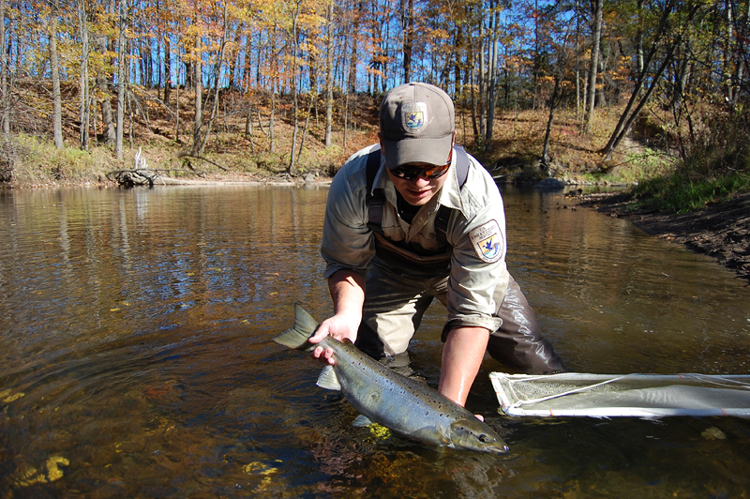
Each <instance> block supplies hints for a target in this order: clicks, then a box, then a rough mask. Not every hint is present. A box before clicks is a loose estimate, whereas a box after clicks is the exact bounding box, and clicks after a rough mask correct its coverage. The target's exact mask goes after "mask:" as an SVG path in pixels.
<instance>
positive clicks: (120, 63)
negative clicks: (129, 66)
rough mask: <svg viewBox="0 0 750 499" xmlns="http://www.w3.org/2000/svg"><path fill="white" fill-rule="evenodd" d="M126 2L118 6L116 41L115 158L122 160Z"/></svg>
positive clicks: (121, 0)
mask: <svg viewBox="0 0 750 499" xmlns="http://www.w3.org/2000/svg"><path fill="white" fill-rule="evenodd" d="M127 17H128V3H127V1H126V0H120V7H119V21H118V23H119V28H120V37H119V39H118V42H117V129H116V136H115V153H116V154H117V159H118V160H119V161H122V158H123V154H122V139H123V132H124V130H123V128H124V126H125V82H126V80H127V76H126V67H125V57H126V55H127V51H126V49H125V40H126V38H125V32H126V31H127Z"/></svg>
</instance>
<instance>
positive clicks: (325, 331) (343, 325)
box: [308, 313, 362, 365]
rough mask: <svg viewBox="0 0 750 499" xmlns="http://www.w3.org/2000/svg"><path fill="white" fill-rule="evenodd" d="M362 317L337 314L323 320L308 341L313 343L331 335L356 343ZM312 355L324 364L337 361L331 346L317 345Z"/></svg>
mask: <svg viewBox="0 0 750 499" xmlns="http://www.w3.org/2000/svg"><path fill="white" fill-rule="evenodd" d="M361 319H362V316H361V315H356V314H353V315H347V314H343V313H342V314H336V315H334V316H333V317H329V318H328V319H326V320H324V321H323V322H321V323H320V326H318V329H317V330H316V331H315V334H314V335H313V336H311V337H310V339H309V340H308V341H309V342H310V343H312V344H315V343H320V342H321V341H323V339H324V338H325V337H326V336H331V337H333V338H335V339H337V340H339V341H344V340H349V341H351V342H352V343H354V342H355V341H357V330H358V329H359V322H360V321H361ZM312 356H313V358H316V359H318V360H320V361H321V362H323V363H324V364H329V365H334V364H335V363H336V360H335V359H334V358H333V349H331V348H323V347H316V348H315V350H313V353H312Z"/></svg>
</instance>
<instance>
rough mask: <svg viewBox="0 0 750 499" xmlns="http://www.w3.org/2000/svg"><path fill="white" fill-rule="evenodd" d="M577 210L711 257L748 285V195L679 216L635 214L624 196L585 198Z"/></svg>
mask: <svg viewBox="0 0 750 499" xmlns="http://www.w3.org/2000/svg"><path fill="white" fill-rule="evenodd" d="M580 206H585V207H590V208H593V209H595V210H596V211H597V212H599V213H602V214H603V215H607V216H612V217H625V218H628V219H629V220H631V221H632V222H633V223H634V224H635V226H636V227H638V228H640V229H641V230H643V231H644V232H646V233H647V234H651V235H653V236H656V237H660V238H663V239H666V240H668V241H671V242H675V243H680V244H684V245H686V246H687V247H688V248H690V249H691V250H693V251H697V252H699V253H705V254H707V255H709V256H712V257H714V258H716V259H717V260H718V262H719V263H720V264H721V265H724V266H725V267H727V268H729V269H732V270H733V271H734V272H735V273H736V274H737V276H738V277H740V278H741V279H743V280H745V281H747V282H748V285H750V194H742V195H739V196H735V197H733V198H731V199H729V200H727V201H724V202H722V203H717V204H714V205H711V206H708V207H706V208H704V209H702V210H698V211H695V212H690V213H681V214H666V213H662V212H644V211H638V210H636V209H635V206H634V201H633V199H632V197H631V196H630V194H628V193H617V194H611V193H608V194H592V195H587V196H584V197H583V198H582V201H581V203H580Z"/></svg>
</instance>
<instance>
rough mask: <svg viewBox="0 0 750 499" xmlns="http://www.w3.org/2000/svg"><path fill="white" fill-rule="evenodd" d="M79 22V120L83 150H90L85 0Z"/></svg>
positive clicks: (87, 31)
mask: <svg viewBox="0 0 750 499" xmlns="http://www.w3.org/2000/svg"><path fill="white" fill-rule="evenodd" d="M78 22H79V24H80V35H81V69H80V89H79V100H80V108H79V119H80V121H81V125H80V139H81V149H84V150H88V148H89V69H88V68H89V26H88V19H87V18H86V4H85V3H84V2H83V0H79V2H78Z"/></svg>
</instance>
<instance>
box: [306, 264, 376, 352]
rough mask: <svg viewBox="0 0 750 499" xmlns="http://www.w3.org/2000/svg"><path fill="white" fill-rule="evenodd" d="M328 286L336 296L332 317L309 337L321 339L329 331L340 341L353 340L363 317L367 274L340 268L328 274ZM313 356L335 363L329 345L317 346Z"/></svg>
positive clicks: (312, 340)
mask: <svg viewBox="0 0 750 499" xmlns="http://www.w3.org/2000/svg"><path fill="white" fill-rule="evenodd" d="M328 289H329V291H330V292H331V298H333V317H329V318H328V319H326V320H324V321H323V322H322V323H321V324H320V326H319V327H318V330H317V331H315V334H314V335H313V336H312V338H310V339H309V340H308V341H309V342H310V343H312V344H315V343H320V342H321V341H323V338H325V337H326V336H329V335H330V336H332V337H334V338H335V339H337V340H339V341H344V340H350V341H351V342H352V343H354V342H355V341H356V340H357V331H358V330H359V323H360V322H361V321H362V304H363V303H364V301H365V278H364V276H362V275H360V274H357V273H356V272H351V271H348V270H339V271H337V272H336V273H335V274H333V275H332V276H331V277H329V278H328ZM312 356H313V357H314V358H316V359H318V360H320V361H321V362H323V363H325V364H330V365H334V364H335V363H336V361H335V359H334V358H333V350H331V349H330V348H325V349H324V348H323V347H317V348H315V350H313V353H312Z"/></svg>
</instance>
